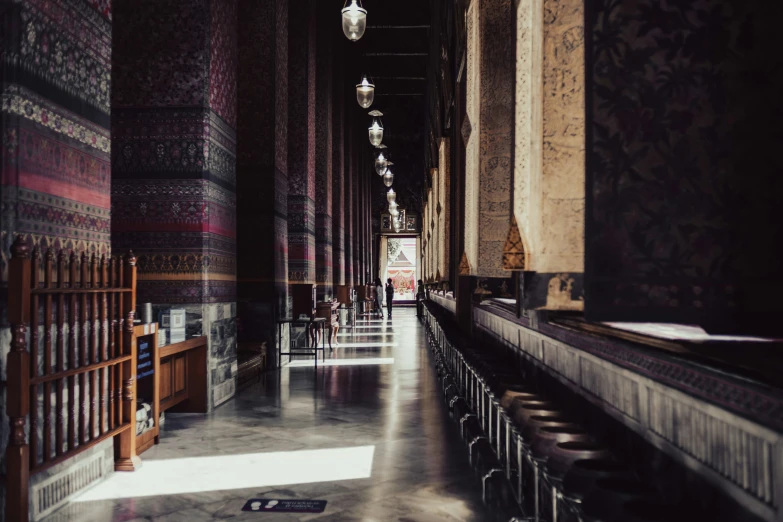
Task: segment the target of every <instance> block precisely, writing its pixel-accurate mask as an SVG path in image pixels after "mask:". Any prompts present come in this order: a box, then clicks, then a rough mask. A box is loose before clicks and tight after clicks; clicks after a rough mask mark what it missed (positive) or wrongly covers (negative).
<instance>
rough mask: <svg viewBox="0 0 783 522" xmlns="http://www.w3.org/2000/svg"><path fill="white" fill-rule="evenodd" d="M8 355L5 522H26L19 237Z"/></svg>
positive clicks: (24, 316)
mask: <svg viewBox="0 0 783 522" xmlns="http://www.w3.org/2000/svg"><path fill="white" fill-rule="evenodd" d="M8 276H9V277H8V321H9V322H10V323H11V335H12V337H11V351H10V353H9V354H8V365H7V374H8V378H7V379H8V380H7V390H6V392H7V393H6V410H7V411H8V421H9V424H10V427H11V433H10V440H9V443H8V448H7V449H6V453H5V459H6V461H5V462H6V486H5V487H6V490H5V519H6V520H27V519H28V510H29V505H28V502H29V487H30V448H29V446H28V445H27V440H26V437H25V432H24V429H25V422H26V419H27V416H28V414H29V411H30V354H29V353H28V352H27V346H26V339H25V334H26V332H27V324H28V322H29V321H30V248H29V247H28V246H27V244H26V243H25V241H24V238H22V237H21V236H19V237H18V238H17V239H16V241H15V242H14V244H13V246H12V247H11V262H10V264H9V270H8Z"/></svg>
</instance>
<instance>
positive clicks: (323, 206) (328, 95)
mask: <svg viewBox="0 0 783 522" xmlns="http://www.w3.org/2000/svg"><path fill="white" fill-rule="evenodd" d="M317 9H318V15H319V16H318V18H321V19H323V18H327V17H328V14H329V13H330V11H329V5H328V4H327V3H325V2H319V3H318V8H317ZM332 36H333V35H332V33H330V32H329V31H323V30H319V31H317V35H316V41H317V43H318V45H317V50H316V61H317V64H318V65H317V70H316V80H315V87H316V99H315V126H316V129H315V184H316V191H315V279H316V282H317V283H318V299H319V300H323V299H324V298H326V297H329V298H331V297H332V296H333V295H334V288H333V286H332V284H333V281H332V279H333V275H332V274H333V266H332V265H333V251H332V244H333V241H332V230H333V229H332V212H333V207H332V176H333V172H332V169H333V155H332V150H331V147H332V77H333V75H332V55H333V53H332Z"/></svg>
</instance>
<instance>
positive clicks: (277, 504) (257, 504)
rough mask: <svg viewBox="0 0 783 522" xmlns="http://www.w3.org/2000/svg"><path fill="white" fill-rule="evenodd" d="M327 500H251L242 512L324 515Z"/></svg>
mask: <svg viewBox="0 0 783 522" xmlns="http://www.w3.org/2000/svg"><path fill="white" fill-rule="evenodd" d="M326 502H327V501H326V500H298V499H271V498H251V499H250V500H248V501H247V503H246V504H245V507H243V508H242V511H249V512H251V513H323V512H324V510H325V509H326Z"/></svg>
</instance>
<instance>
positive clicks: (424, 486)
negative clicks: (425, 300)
mask: <svg viewBox="0 0 783 522" xmlns="http://www.w3.org/2000/svg"><path fill="white" fill-rule="evenodd" d="M358 326H360V328H356V330H355V331H356V334H353V333H351V331H350V330H348V329H343V330H342V331H341V333H340V336H339V342H340V345H339V346H338V347H336V348H335V349H334V351H333V352H331V353H327V356H326V364H325V365H321V364H319V366H318V369H317V371H316V370H314V368H313V366H312V360H298V361H295V362H294V363H293V364H291V365H290V366H287V367H285V368H283V369H282V370H280V371H279V372H271V373H269V374H268V375H267V377H266V378H265V379H264V380H263V381H262V382H260V383H258V384H256V385H254V386H252V387H250V388H247V389H245V390H243V391H242V392H241V393H240V394H239V395H238V396H237V397H236V398H235V399H234V400H232V401H230V402H229V403H227V404H225V405H224V406H221V407H220V408H218V409H217V411H215V412H214V413H213V414H211V415H209V416H196V415H192V416H189V415H179V416H169V417H168V419H167V421H166V423H165V426H164V428H163V431H162V434H161V443H160V445H158V446H156V447H154V448H153V449H151V450H149V451H148V452H146V453H145V454H144V455H143V461H144V464H143V466H142V468H141V469H140V470H138V471H136V472H134V473H122V474H120V473H117V474H114V475H113V476H112V477H111V478H109V479H108V480H107V481H105V482H103V483H101V484H99V485H98V486H96V487H94V488H92V489H91V490H89V491H87V492H86V493H84V494H83V495H82V496H81V497H80V498H78V499H76V501H74V502H72V503H71V504H69V505H68V506H66V507H65V508H63V509H61V510H60V511H59V512H57V513H55V514H54V515H52V516H50V517H48V518H47V519H46V520H47V521H49V522H51V521H58V522H60V521H79V522H89V521H131V520H133V521H136V520H154V521H183V522H184V521H196V522H197V521H203V520H259V521H262V522H266V521H269V522H273V521H280V522H282V521H296V520H317V521H320V522H327V521H329V522H336V521H340V522H353V521H362V522H388V521H399V522H447V521H476V522H481V521H486V520H489V518H490V517H489V516H488V515H487V514H486V512H485V511H484V509H483V507H482V504H481V499H480V495H479V492H480V485H479V481H478V479H477V478H476V477H474V476H473V474H472V472H471V470H470V468H469V466H468V462H467V455H466V451H465V449H464V446H462V444H461V443H460V441H459V440H458V436H457V434H456V430H455V428H454V426H453V425H449V424H448V423H449V422H450V421H449V420H448V417H447V414H446V409H445V406H444V404H443V399H442V396H441V395H440V393H439V387H438V381H437V377H436V375H435V371H434V369H433V366H432V359H431V354H430V352H429V351H428V350H427V348H426V343H425V336H424V328H423V327H422V326H421V325H420V324H419V322H418V320H417V319H416V317H415V310H414V309H413V308H407V309H406V308H401V309H399V310H396V311H395V315H394V319H393V321H387V320H375V321H362V322H360V323H359V325H358ZM251 498H265V499H310V500H326V501H327V502H328V503H327V506H326V511H325V512H323V513H320V514H306V515H302V514H299V515H295V514H275V513H268V512H267V513H264V512H262V513H247V512H243V511H242V507H243V506H244V504H245V502H246V501H247V500H248V499H251Z"/></svg>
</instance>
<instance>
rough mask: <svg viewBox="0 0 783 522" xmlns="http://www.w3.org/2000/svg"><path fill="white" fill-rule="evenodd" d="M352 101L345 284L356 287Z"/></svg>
mask: <svg viewBox="0 0 783 522" xmlns="http://www.w3.org/2000/svg"><path fill="white" fill-rule="evenodd" d="M350 103H351V100H350V99H345V100H344V109H345V116H346V121H345V162H344V164H343V170H344V173H345V284H348V285H352V286H355V285H356V280H355V279H354V264H353V260H354V248H353V245H354V235H353V233H354V232H353V231H354V228H353V215H354V213H355V208H354V206H353V192H354V191H353V161H352V159H351V158H352V157H353V149H354V136H353V132H354V128H355V127H356V123H355V122H354V120H353V118H352V115H353V111H351V109H350Z"/></svg>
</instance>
